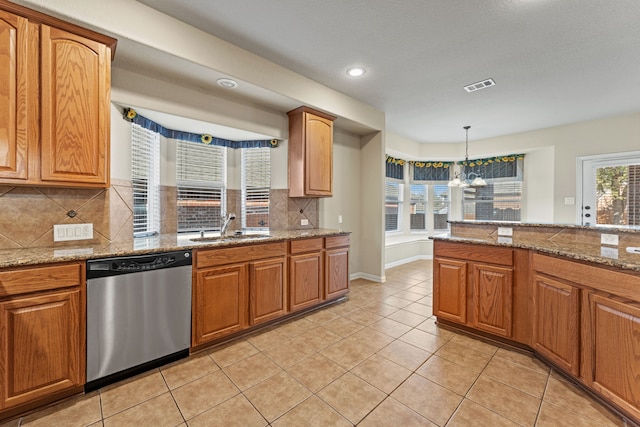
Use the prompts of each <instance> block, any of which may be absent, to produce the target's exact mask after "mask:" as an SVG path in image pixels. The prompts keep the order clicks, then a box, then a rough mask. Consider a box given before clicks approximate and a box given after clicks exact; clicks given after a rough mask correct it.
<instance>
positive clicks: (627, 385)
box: [586, 294, 640, 419]
mask: <svg viewBox="0 0 640 427" xmlns="http://www.w3.org/2000/svg"><path fill="white" fill-rule="evenodd" d="M589 306H590V312H591V313H590V317H591V318H590V321H589V322H588V325H587V327H588V328H589V329H590V331H589V332H590V334H589V339H590V341H591V343H590V344H591V345H590V349H587V351H589V350H590V351H591V355H590V356H591V357H590V358H588V359H590V360H591V363H592V365H593V366H591V367H590V368H591V369H589V370H588V372H586V377H587V381H588V382H589V383H590V385H591V386H592V387H593V389H594V390H596V391H598V392H599V393H601V394H602V395H603V396H605V397H606V398H607V399H609V400H611V401H612V402H613V403H614V404H616V405H617V406H619V407H620V408H622V409H624V410H625V411H628V412H629V413H631V414H633V415H634V416H635V417H636V418H637V419H640V380H639V378H640V304H638V303H623V302H620V301H616V300H613V299H611V298H608V297H605V296H602V295H597V294H590V295H589Z"/></svg>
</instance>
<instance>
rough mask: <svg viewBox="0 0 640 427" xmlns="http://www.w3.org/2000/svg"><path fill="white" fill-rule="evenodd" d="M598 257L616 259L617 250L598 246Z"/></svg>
mask: <svg viewBox="0 0 640 427" xmlns="http://www.w3.org/2000/svg"><path fill="white" fill-rule="evenodd" d="M600 256H603V257H605V258H611V259H618V248H610V247H607V246H600Z"/></svg>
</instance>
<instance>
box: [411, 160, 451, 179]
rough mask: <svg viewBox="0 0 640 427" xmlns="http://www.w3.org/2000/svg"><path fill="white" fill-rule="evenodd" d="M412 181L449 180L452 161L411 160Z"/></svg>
mask: <svg viewBox="0 0 640 427" xmlns="http://www.w3.org/2000/svg"><path fill="white" fill-rule="evenodd" d="M409 163H411V165H412V166H413V181H449V179H450V176H451V169H453V162H440V161H411V162H409Z"/></svg>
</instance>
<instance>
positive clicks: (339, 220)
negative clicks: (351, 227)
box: [338, 215, 342, 224]
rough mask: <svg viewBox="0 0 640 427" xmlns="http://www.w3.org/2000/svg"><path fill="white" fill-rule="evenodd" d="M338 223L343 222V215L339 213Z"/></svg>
mask: <svg viewBox="0 0 640 427" xmlns="http://www.w3.org/2000/svg"><path fill="white" fill-rule="evenodd" d="M338 224H342V215H338Z"/></svg>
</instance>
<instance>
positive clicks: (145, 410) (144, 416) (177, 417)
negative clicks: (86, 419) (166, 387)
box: [104, 392, 184, 427]
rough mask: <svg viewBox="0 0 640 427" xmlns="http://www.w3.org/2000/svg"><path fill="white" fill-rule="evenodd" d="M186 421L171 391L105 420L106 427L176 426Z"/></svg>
mask: <svg viewBox="0 0 640 427" xmlns="http://www.w3.org/2000/svg"><path fill="white" fill-rule="evenodd" d="M183 422H184V419H183V418H182V415H181V414H180V411H179V410H178V407H177V406H176V403H175V402H174V401H173V398H172V397H171V393H168V392H167V393H165V394H161V395H160V396H158V397H154V398H153V399H151V400H147V401H146V402H144V403H141V404H139V405H136V406H134V407H132V408H129V409H127V410H125V411H122V412H119V413H117V414H115V415H114V416H112V417H109V418H106V419H105V420H104V427H120V426H143V425H148V426H154V427H156V426H157V427H174V426H177V425H178V424H181V423H183Z"/></svg>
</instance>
